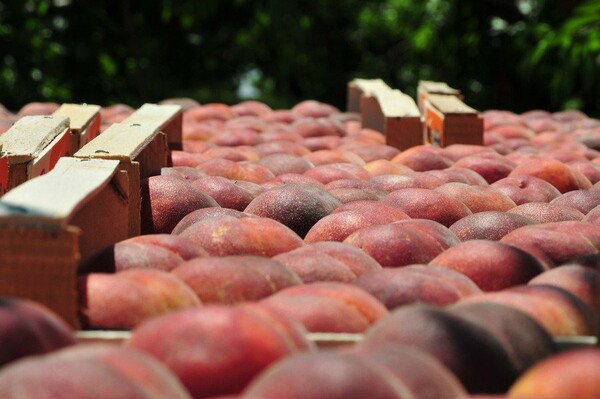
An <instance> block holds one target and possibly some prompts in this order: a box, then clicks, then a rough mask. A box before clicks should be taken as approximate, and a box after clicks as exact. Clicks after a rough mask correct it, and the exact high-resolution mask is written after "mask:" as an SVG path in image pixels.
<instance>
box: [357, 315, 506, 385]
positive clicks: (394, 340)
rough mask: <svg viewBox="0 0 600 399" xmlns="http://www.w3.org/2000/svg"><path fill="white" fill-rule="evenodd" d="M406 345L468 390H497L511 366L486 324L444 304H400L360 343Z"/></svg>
mask: <svg viewBox="0 0 600 399" xmlns="http://www.w3.org/2000/svg"><path fill="white" fill-rule="evenodd" d="M382 344H386V345H387V344H393V345H411V346H412V347H414V348H417V349H419V350H422V351H425V352H426V353H429V354H430V355H432V356H433V357H435V358H436V359H437V360H439V361H440V362H441V363H442V364H443V365H445V366H446V367H447V368H448V369H450V371H452V372H453V373H454V375H455V376H456V377H457V378H458V379H459V380H460V381H461V383H462V384H463V385H464V387H465V388H466V389H467V391H468V392H469V393H501V392H504V391H506V389H507V388H508V387H509V386H510V384H512V382H513V381H514V380H515V378H516V377H517V370H516V368H515V367H514V365H513V364H512V362H511V359H510V356H509V354H508V352H507V350H506V349H505V348H504V345H503V344H502V343H501V342H500V341H499V340H498V338H497V337H496V336H495V335H494V334H493V333H491V332H490V331H489V330H487V329H486V328H484V327H482V326H481V325H479V324H476V323H473V322H471V321H469V320H467V319H466V318H464V317H460V316H458V315H456V314H454V313H452V312H450V311H448V310H445V309H444V308H439V307H435V306H431V305H420V304H418V305H417V304H415V305H406V306H401V307H399V308H397V309H395V310H394V311H392V312H391V313H390V314H389V315H388V316H387V317H385V318H382V319H381V320H379V321H378V322H377V323H375V324H374V325H373V327H371V328H370V329H369V330H368V331H367V332H366V334H365V338H364V340H363V342H362V343H361V345H365V346H367V347H371V346H378V345H382Z"/></svg>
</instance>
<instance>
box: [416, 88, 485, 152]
mask: <svg viewBox="0 0 600 399" xmlns="http://www.w3.org/2000/svg"><path fill="white" fill-rule="evenodd" d="M424 106H425V125H424V127H425V139H426V142H427V143H429V144H432V145H436V146H440V147H447V146H449V145H452V144H476V145H483V118H482V117H481V115H480V114H479V112H477V110H475V109H473V108H471V107H469V106H468V105H466V104H465V103H463V102H462V101H461V100H460V99H458V98H457V97H455V96H447V95H437V94H430V95H428V96H427V98H426V99H425V104H424Z"/></svg>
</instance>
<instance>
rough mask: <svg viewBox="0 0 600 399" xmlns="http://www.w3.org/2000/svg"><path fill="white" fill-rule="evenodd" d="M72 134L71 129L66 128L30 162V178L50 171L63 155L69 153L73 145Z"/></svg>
mask: <svg viewBox="0 0 600 399" xmlns="http://www.w3.org/2000/svg"><path fill="white" fill-rule="evenodd" d="M70 134H71V130H70V129H65V131H63V132H62V133H61V134H59V135H58V136H56V137H55V138H54V140H52V142H51V143H50V144H49V145H48V146H47V147H46V148H44V150H43V151H42V152H41V153H40V155H38V156H37V157H36V158H35V159H34V160H32V161H31V162H30V163H29V167H28V171H27V172H28V173H27V175H28V177H29V178H30V179H31V178H32V177H36V176H41V175H43V174H46V173H48V172H49V171H50V170H52V168H54V166H55V165H56V163H57V162H58V160H59V159H60V158H61V157H64V156H66V155H67V154H68V153H69V149H70V147H71V139H70Z"/></svg>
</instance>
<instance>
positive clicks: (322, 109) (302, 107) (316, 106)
mask: <svg viewBox="0 0 600 399" xmlns="http://www.w3.org/2000/svg"><path fill="white" fill-rule="evenodd" d="M290 111H292V112H294V113H298V114H300V115H302V116H305V117H310V118H322V117H327V116H330V115H333V114H337V113H339V112H340V110H339V109H338V108H336V107H335V106H333V105H331V104H327V103H324V102H321V101H317V100H303V101H300V102H299V103H297V104H296V105H294V106H293V107H292V108H291V109H290Z"/></svg>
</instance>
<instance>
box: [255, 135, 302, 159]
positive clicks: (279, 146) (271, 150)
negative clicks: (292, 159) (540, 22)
mask: <svg viewBox="0 0 600 399" xmlns="http://www.w3.org/2000/svg"><path fill="white" fill-rule="evenodd" d="M263 135H265V133H263ZM254 148H255V149H256V150H257V151H258V153H259V154H260V155H261V156H263V157H264V156H266V155H269V154H276V153H285V154H292V155H300V156H303V155H306V154H309V153H310V150H309V149H308V148H306V147H305V146H303V145H302V144H301V143H297V142H293V141H288V140H270V141H267V139H266V138H265V142H264V143H261V144H257V145H255V146H254Z"/></svg>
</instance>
